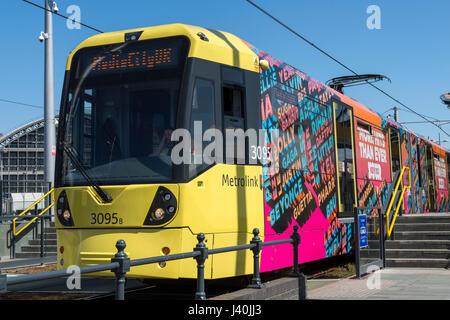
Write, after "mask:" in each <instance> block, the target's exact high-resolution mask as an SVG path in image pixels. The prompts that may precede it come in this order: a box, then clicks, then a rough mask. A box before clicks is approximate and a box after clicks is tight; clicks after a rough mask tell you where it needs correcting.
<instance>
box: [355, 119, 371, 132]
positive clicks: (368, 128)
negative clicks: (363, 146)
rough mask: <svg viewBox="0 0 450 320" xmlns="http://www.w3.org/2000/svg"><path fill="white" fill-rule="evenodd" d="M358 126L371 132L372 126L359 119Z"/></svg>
mask: <svg viewBox="0 0 450 320" xmlns="http://www.w3.org/2000/svg"><path fill="white" fill-rule="evenodd" d="M358 128H361V129H364V130H365V131H367V132H369V133H370V134H372V126H369V125H368V124H365V123H362V122H361V121H358Z"/></svg>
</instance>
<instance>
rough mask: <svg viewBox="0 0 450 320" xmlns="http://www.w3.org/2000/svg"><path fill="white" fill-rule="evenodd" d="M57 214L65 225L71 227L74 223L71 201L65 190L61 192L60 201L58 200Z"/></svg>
mask: <svg viewBox="0 0 450 320" xmlns="http://www.w3.org/2000/svg"><path fill="white" fill-rule="evenodd" d="M56 216H57V217H58V220H59V222H60V223H61V224H62V225H63V226H66V227H71V226H73V225H74V223H73V219H72V213H71V212H70V207H69V201H68V200H67V195H66V191H64V190H63V191H62V192H61V193H60V194H59V197H58V201H57V202H56Z"/></svg>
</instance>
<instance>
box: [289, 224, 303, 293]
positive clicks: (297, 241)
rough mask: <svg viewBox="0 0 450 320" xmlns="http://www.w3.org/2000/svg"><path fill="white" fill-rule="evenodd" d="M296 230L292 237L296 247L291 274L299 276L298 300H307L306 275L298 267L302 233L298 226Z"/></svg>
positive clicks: (294, 247) (293, 245)
mask: <svg viewBox="0 0 450 320" xmlns="http://www.w3.org/2000/svg"><path fill="white" fill-rule="evenodd" d="M293 229H294V232H292V235H291V239H292V247H293V249H294V254H293V256H294V259H293V260H294V261H293V264H294V272H292V274H291V275H290V276H291V277H296V278H298V300H305V299H306V277H305V275H304V274H303V273H301V272H300V270H299V268H298V246H299V245H300V242H301V238H300V234H299V233H298V226H296V225H295V226H294V228H293Z"/></svg>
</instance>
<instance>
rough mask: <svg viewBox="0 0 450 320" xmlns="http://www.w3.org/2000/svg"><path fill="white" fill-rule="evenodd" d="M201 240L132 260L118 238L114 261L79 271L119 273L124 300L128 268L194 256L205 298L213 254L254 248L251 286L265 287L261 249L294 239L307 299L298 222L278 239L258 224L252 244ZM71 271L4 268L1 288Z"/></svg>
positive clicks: (303, 294) (119, 291)
mask: <svg viewBox="0 0 450 320" xmlns="http://www.w3.org/2000/svg"><path fill="white" fill-rule="evenodd" d="M197 240H198V243H197V245H196V247H195V248H194V250H193V251H192V252H186V253H178V254H172V255H166V256H158V257H151V258H144V259H136V260H130V258H129V257H128V256H127V254H126V253H125V252H124V249H125V247H126V243H125V241H124V240H118V241H117V243H116V248H117V253H116V254H115V255H114V257H113V258H112V259H111V263H107V264H99V265H96V266H88V267H81V268H80V270H79V272H80V274H87V273H94V272H100V271H108V270H110V271H111V272H113V273H114V274H115V298H116V300H124V299H125V276H126V274H127V272H129V271H130V268H131V267H135V266H141V265H147V264H153V263H160V262H166V261H173V260H181V259H187V258H194V259H195V260H196V261H197V291H196V293H195V299H196V300H205V299H206V293H205V273H204V272H205V261H206V259H208V256H209V255H213V254H220V253H225V252H231V251H240V250H251V251H252V252H253V263H254V267H253V277H252V280H251V284H250V285H249V288H255V289H261V288H262V287H263V286H262V282H261V275H260V265H259V260H260V252H261V251H262V248H263V247H265V246H270V245H278V244H285V243H291V244H292V247H293V266H294V270H293V272H292V274H291V275H290V276H292V277H297V278H298V279H299V300H304V299H306V278H305V276H304V275H303V273H300V271H299V267H298V257H299V256H298V246H299V244H300V234H299V233H298V226H294V231H293V233H292V235H291V237H290V238H289V239H283V240H274V241H267V242H263V241H262V240H261V239H260V238H259V230H258V229H257V228H255V229H254V230H253V238H252V240H251V241H250V244H244V245H238V246H232V247H225V248H218V249H208V248H207V247H206V245H205V243H204V240H205V235H204V234H203V233H200V234H198V235H197ZM70 274H71V273H69V272H67V270H58V271H50V272H43V273H37V274H30V275H22V276H16V277H13V278H7V277H6V275H5V274H1V270H0V292H2V293H5V292H7V288H8V286H9V285H14V284H19V283H26V282H31V281H39V280H47V279H55V278H61V277H64V276H68V275H70Z"/></svg>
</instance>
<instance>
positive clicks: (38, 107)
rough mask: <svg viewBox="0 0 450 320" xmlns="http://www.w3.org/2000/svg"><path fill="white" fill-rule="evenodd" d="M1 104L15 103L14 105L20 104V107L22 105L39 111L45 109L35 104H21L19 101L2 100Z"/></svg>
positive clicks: (0, 100)
mask: <svg viewBox="0 0 450 320" xmlns="http://www.w3.org/2000/svg"><path fill="white" fill-rule="evenodd" d="M0 102H6V103H13V104H18V105H22V106H27V107H32V108H37V109H44V107H43V106H38V105H35V104H29V103H24V102H19V101H13V100H7V99H0Z"/></svg>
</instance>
